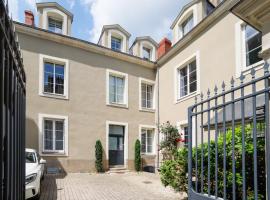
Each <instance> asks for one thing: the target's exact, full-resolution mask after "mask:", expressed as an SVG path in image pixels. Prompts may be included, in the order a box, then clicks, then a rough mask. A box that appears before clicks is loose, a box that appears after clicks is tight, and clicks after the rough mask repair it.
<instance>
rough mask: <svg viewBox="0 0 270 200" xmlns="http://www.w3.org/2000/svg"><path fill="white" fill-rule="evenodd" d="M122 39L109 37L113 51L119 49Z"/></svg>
mask: <svg viewBox="0 0 270 200" xmlns="http://www.w3.org/2000/svg"><path fill="white" fill-rule="evenodd" d="M121 46H122V40H121V39H119V38H116V37H112V38H111V48H112V50H114V51H121Z"/></svg>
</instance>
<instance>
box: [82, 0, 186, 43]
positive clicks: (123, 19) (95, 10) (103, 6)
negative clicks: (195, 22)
mask: <svg viewBox="0 0 270 200" xmlns="http://www.w3.org/2000/svg"><path fill="white" fill-rule="evenodd" d="M188 1H189V0H169V1H168V0H118V1H115V0H81V3H82V4H83V5H86V6H88V9H89V12H90V14H91V16H92V17H93V29H92V30H91V31H90V40H92V41H93V42H97V40H98V38H99V36H100V32H101V29H102V26H103V25H106V24H120V25H121V26H123V28H125V29H126V30H127V31H128V32H130V33H131V34H132V36H133V37H137V36H145V35H149V36H152V37H153V38H154V39H155V40H156V41H157V42H159V41H160V40H161V39H162V38H163V37H164V36H167V35H168V34H169V33H170V25H171V23H172V22H173V20H174V18H175V17H176V16H177V14H178V13H179V12H180V9H181V7H182V6H183V5H184V4H185V3H187V2H188Z"/></svg>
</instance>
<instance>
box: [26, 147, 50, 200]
mask: <svg viewBox="0 0 270 200" xmlns="http://www.w3.org/2000/svg"><path fill="white" fill-rule="evenodd" d="M25 162H26V164H25V199H28V198H32V197H34V198H37V199H38V198H39V196H40V182H41V180H42V178H43V177H44V165H45V164H46V161H45V160H43V159H42V158H40V156H39V154H38V153H37V151H36V150H34V149H25Z"/></svg>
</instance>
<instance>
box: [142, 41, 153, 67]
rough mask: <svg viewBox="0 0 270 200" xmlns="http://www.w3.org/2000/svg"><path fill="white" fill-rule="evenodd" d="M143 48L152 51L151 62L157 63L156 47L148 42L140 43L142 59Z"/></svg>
mask: <svg viewBox="0 0 270 200" xmlns="http://www.w3.org/2000/svg"><path fill="white" fill-rule="evenodd" d="M143 48H147V49H149V50H150V59H149V61H153V62H154V61H156V47H155V46H154V45H153V44H152V43H150V42H148V41H142V42H141V43H140V57H141V58H143Z"/></svg>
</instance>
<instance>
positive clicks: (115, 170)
mask: <svg viewBox="0 0 270 200" xmlns="http://www.w3.org/2000/svg"><path fill="white" fill-rule="evenodd" d="M128 172H130V170H128V169H127V168H125V167H112V168H110V169H109V171H107V172H106V173H108V174H124V173H128Z"/></svg>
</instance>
